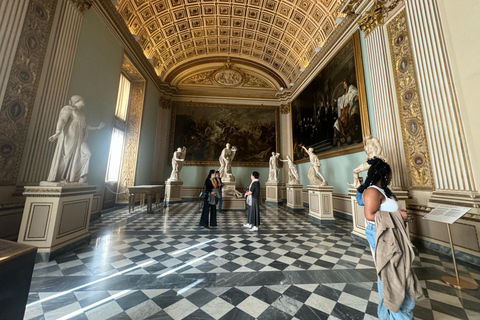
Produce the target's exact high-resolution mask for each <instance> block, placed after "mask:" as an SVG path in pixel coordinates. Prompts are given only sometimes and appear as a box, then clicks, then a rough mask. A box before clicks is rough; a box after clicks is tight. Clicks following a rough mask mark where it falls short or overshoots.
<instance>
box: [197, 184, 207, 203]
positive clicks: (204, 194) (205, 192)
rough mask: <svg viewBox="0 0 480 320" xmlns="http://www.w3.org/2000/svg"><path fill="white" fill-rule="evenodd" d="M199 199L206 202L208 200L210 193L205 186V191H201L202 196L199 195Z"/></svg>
mask: <svg viewBox="0 0 480 320" xmlns="http://www.w3.org/2000/svg"><path fill="white" fill-rule="evenodd" d="M198 197H199V198H200V199H202V200H206V199H207V197H208V192H207V190H205V186H203V190H202V191H200V194H199V196H198Z"/></svg>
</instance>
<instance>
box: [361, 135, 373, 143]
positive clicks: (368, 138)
mask: <svg viewBox="0 0 480 320" xmlns="http://www.w3.org/2000/svg"><path fill="white" fill-rule="evenodd" d="M370 140H372V136H371V135H369V134H366V135H365V137H363V143H365V144H367V142H368V141H370Z"/></svg>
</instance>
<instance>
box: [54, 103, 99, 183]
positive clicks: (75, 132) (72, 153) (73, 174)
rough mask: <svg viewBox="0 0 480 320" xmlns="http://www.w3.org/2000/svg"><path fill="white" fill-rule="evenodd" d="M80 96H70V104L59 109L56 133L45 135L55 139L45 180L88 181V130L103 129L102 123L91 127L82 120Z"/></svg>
mask: <svg viewBox="0 0 480 320" xmlns="http://www.w3.org/2000/svg"><path fill="white" fill-rule="evenodd" d="M84 106H85V103H84V101H83V98H82V97H80V96H77V95H75V96H73V97H72V98H71V99H70V101H69V104H68V105H66V106H65V107H63V108H62V110H60V115H59V116H58V121H57V128H56V131H55V134H54V135H52V136H51V137H49V138H48V141H50V142H52V141H55V140H57V146H56V148H55V153H54V156H53V161H52V166H51V167H50V173H49V174H48V179H47V181H49V182H62V183H79V184H86V183H87V173H88V165H89V162H90V156H91V153H90V149H89V148H88V145H87V137H88V131H90V130H98V129H102V128H103V127H104V126H105V123H103V122H102V123H100V125H99V126H98V127H91V126H89V125H88V124H87V123H86V122H85V114H84V113H83V111H82V108H83V107H84Z"/></svg>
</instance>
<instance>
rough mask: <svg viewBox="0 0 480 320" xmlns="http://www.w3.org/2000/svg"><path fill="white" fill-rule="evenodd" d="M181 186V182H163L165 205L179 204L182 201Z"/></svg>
mask: <svg viewBox="0 0 480 320" xmlns="http://www.w3.org/2000/svg"><path fill="white" fill-rule="evenodd" d="M182 186H183V181H182V180H177V181H170V180H167V181H165V203H166V204H167V205H168V204H171V203H179V202H181V201H182Z"/></svg>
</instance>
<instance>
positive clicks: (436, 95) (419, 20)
mask: <svg viewBox="0 0 480 320" xmlns="http://www.w3.org/2000/svg"><path fill="white" fill-rule="evenodd" d="M405 6H406V16H407V21H408V26H409V31H410V34H411V42H412V51H413V55H414V59H415V67H416V71H417V73H418V79H419V83H418V87H419V93H420V99H421V101H422V108H423V113H424V115H425V124H426V128H427V130H426V132H427V137H428V145H429V149H430V154H431V158H432V167H433V179H434V184H435V191H434V192H433V195H432V197H431V199H430V201H431V202H433V203H450V204H457V205H464V206H469V207H473V208H478V205H479V204H480V199H479V194H478V192H477V187H476V184H475V180H474V176H473V172H472V164H471V161H470V156H469V150H468V147H467V145H466V139H465V133H464V127H463V121H462V119H461V115H460V110H459V103H458V99H457V92H456V89H455V87H454V85H453V83H454V81H453V77H452V71H451V65H450V62H449V57H448V53H447V48H446V45H445V40H444V34H443V28H442V22H441V20H440V15H439V12H438V4H437V1H436V0H405ZM477 210H478V209H477Z"/></svg>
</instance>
